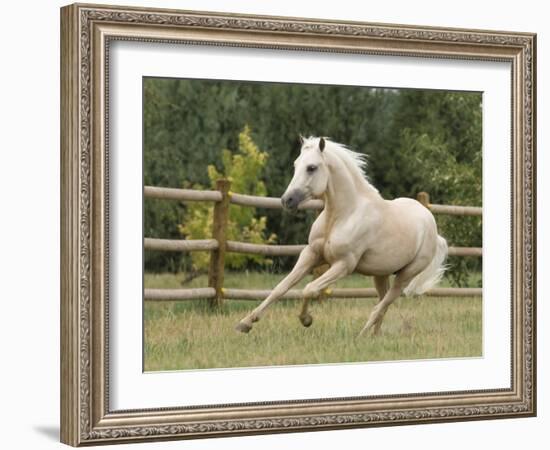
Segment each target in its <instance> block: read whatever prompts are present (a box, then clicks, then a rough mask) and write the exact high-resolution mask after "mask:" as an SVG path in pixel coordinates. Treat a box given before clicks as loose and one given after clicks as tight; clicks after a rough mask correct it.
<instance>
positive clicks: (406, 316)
mask: <svg viewBox="0 0 550 450" xmlns="http://www.w3.org/2000/svg"><path fill="white" fill-rule="evenodd" d="M184 278H185V274H184V273H180V274H145V278H144V284H145V287H146V288H181V287H182V286H181V281H182V280H183V279H184ZM281 278H282V275H276V274H270V273H254V272H251V273H247V272H239V273H226V275H225V283H224V285H225V286H226V287H233V288H243V289H244V288H247V289H254V288H256V289H260V288H261V289H268V288H271V287H273V286H275V284H276V283H277V282H278V281H279V280H280V279H281ZM478 279H479V275H474V276H473V277H472V280H471V285H472V286H477V280H478ZM307 281H308V280H305V281H303V282H302V283H301V284H300V285H299V286H303V285H304V284H305V283H307ZM206 284H207V280H206V277H205V276H201V277H198V278H196V279H195V280H193V281H192V282H190V283H188V284H186V285H185V287H198V286H206ZM335 286H337V287H372V281H371V278H367V277H363V276H360V275H354V276H352V277H348V278H346V279H345V280H342V281H341V282H339V283H337V284H336V285H335ZM442 286H445V283H443V284H442ZM375 302H376V300H375V299H373V298H372V299H329V300H324V301H313V302H312V304H311V309H310V311H311V313H312V315H313V317H314V321H313V324H312V326H311V327H309V328H304V327H302V325H301V324H300V322H299V320H298V313H299V310H300V304H301V302H300V301H296V300H280V301H279V302H278V303H276V304H275V305H273V307H272V308H271V309H270V310H269V311H268V312H267V313H266V315H265V316H264V318H263V319H262V320H261V321H260V322H258V323H257V324H255V327H254V328H253V329H252V331H251V332H250V333H249V334H241V333H238V332H237V331H235V330H234V326H235V324H236V323H237V322H238V321H239V320H240V319H241V318H242V317H243V316H244V315H245V314H246V313H247V312H248V311H250V310H251V309H252V308H254V306H255V305H257V304H258V302H251V301H239V300H228V301H226V302H225V304H224V305H223V306H222V308H221V309H220V310H218V311H212V310H211V309H210V308H209V307H208V304H207V302H206V301H202V300H194V301H169V302H149V301H147V302H145V307H144V342H145V344H144V346H145V348H144V369H145V370H146V371H157V370H183V369H205V368H229V367H252V366H278V365H299V364H330V363H345V362H365V361H392V360H411V359H433V358H464V357H479V356H482V299H481V297H445V298H443V297H442V298H439V297H417V298H404V297H401V298H399V299H398V300H397V301H396V302H395V303H394V304H393V305H392V306H391V307H390V309H389V310H388V313H387V314H386V317H385V320H384V323H383V325H382V330H381V334H380V335H379V336H376V337H362V338H358V337H357V334H358V333H359V331H360V330H361V328H362V327H363V325H364V324H365V322H366V320H367V318H368V316H369V313H370V311H371V310H372V307H373V306H374V304H375Z"/></svg>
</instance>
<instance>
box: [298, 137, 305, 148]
mask: <svg viewBox="0 0 550 450" xmlns="http://www.w3.org/2000/svg"><path fill="white" fill-rule="evenodd" d="M298 140H299V141H300V145H304V141H305V139H304V137H303V136H302V135H301V134H300V135H298Z"/></svg>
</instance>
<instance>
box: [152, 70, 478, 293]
mask: <svg viewBox="0 0 550 450" xmlns="http://www.w3.org/2000/svg"><path fill="white" fill-rule="evenodd" d="M143 89H144V110H143V121H144V136H143V138H144V183H145V185H153V186H165V187H189V186H192V185H196V184H201V185H203V186H208V185H210V179H209V177H208V171H207V166H208V165H210V164H212V165H214V167H215V168H216V169H217V170H218V171H221V170H223V165H222V152H223V150H224V149H229V150H230V151H232V152H236V151H237V149H238V146H239V142H238V139H239V133H240V132H241V131H242V130H243V129H244V128H245V127H246V126H249V127H250V130H251V138H252V140H253V142H254V143H255V144H256V145H257V146H258V148H259V149H260V151H262V152H266V153H267V154H268V155H269V157H268V158H267V162H266V165H265V168H264V169H263V181H264V182H265V188H266V194H267V195H269V196H274V197H279V196H280V195H281V194H282V192H284V189H285V187H286V185H287V183H288V181H289V180H290V178H291V176H292V162H293V161H294V159H295V158H296V156H297V154H298V150H299V145H298V140H297V137H298V135H299V134H303V135H306V136H307V135H322V136H329V137H331V138H332V139H333V140H335V141H338V142H342V143H345V144H346V145H348V146H350V147H351V148H353V149H355V150H357V151H361V152H364V153H366V154H367V155H368V156H369V162H370V163H369V168H368V173H369V177H370V180H371V182H372V183H373V184H374V185H375V186H376V187H377V188H378V189H379V190H380V192H381V194H382V195H383V196H384V197H385V198H387V199H391V198H394V197H400V196H408V197H415V196H416V194H417V193H418V192H419V191H427V192H429V193H430V196H431V200H432V202H433V203H444V204H455V205H481V204H482V203H481V202H482V189H481V187H482V184H481V182H482V158H481V150H482V95H481V93H478V92H454V91H436V90H415V89H381V88H368V87H358V86H327V85H307V84H285V83H259V82H240V81H217V80H187V79H164V78H145V79H144V82H143ZM244 193H248V192H244ZM144 206H145V207H144V235H145V236H148V237H158V238H160V237H162V238H181V232H180V229H179V227H178V225H179V224H181V223H185V214H186V206H185V205H183V204H178V203H176V202H173V201H161V200H147V199H146V200H145V205H144ZM261 215H262V216H264V215H265V216H266V219H267V220H266V229H265V234H266V236H271V235H272V234H275V235H276V236H277V240H278V242H280V243H286V244H297V243H304V242H305V240H306V239H307V232H308V230H309V227H310V225H311V222H312V221H313V220H314V218H315V215H314V213H311V212H309V213H308V212H300V213H298V215H297V216H291V215H288V214H285V213H281V211H279V210H263V211H261ZM437 220H438V224H439V227H440V233H441V234H443V235H444V236H445V237H446V238H447V240H448V241H449V243H450V244H451V245H456V246H475V247H478V246H481V245H482V242H481V239H482V234H481V219H480V218H476V217H473V218H472V217H469V218H466V217H445V216H438V217H437ZM188 258H189V257H188V256H186V255H179V254H167V253H160V252H146V254H145V269H146V271H149V272H162V271H173V272H177V271H180V270H185V269H187V268H188V267H189V264H190V260H189V259H188ZM294 259H295V258H278V259H277V261H275V264H274V265H273V266H272V267H271V268H270V270H272V271H282V270H287V269H288V268H289V266H290V265H291V264H292V262H293V261H294ZM249 264H250V267H251V268H254V267H257V266H255V264H257V263H255V262H254V261H252V262H250V263H249ZM450 264H451V270H450V272H449V275H450V277H451V278H452V280H453V281H454V283H455V284H457V285H461V284H464V282H465V279H466V275H467V273H468V272H469V271H472V270H479V269H480V259H478V258H451V259H450Z"/></svg>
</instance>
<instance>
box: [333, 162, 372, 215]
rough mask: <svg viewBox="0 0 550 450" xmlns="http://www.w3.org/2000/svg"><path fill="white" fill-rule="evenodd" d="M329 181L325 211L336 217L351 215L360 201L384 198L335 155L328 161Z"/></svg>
mask: <svg viewBox="0 0 550 450" xmlns="http://www.w3.org/2000/svg"><path fill="white" fill-rule="evenodd" d="M328 168H329V173H330V176H329V181H328V186H327V190H326V192H325V209H326V210H327V212H328V213H329V214H332V215H334V216H336V217H340V216H345V215H349V214H351V213H352V212H353V211H354V210H355V208H356V207H357V203H358V201H359V199H361V198H362V199H364V198H365V197H367V198H368V199H369V200H372V201H378V200H381V199H382V197H381V196H380V194H379V193H378V191H377V190H376V189H375V188H374V187H372V186H371V185H370V184H369V182H368V181H367V180H365V178H363V177H362V176H359V175H356V174H354V173H353V172H351V171H350V170H349V169H348V167H347V166H346V164H344V162H343V161H341V160H340V158H338V157H336V156H335V155H331V156H330V157H329V160H328Z"/></svg>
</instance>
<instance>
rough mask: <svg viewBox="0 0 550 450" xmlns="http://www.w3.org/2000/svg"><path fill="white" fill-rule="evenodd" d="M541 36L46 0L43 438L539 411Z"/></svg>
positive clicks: (308, 427)
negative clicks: (52, 52) (50, 341)
mask: <svg viewBox="0 0 550 450" xmlns="http://www.w3.org/2000/svg"><path fill="white" fill-rule="evenodd" d="M535 69H536V36H535V35H534V34H532V33H517V32H504V31H486V30H465V29H446V28H433V27H421V26H409V25H385V24H373V23H359V22H345V23H344V22H334V21H327V20H317V19H309V18H308V19H305V18H286V17H260V16H249V15H240V14H227V13H211V12H195V11H174V10H161V9H143V8H130V7H115V6H97V5H83V4H75V5H70V6H66V7H64V8H62V9H61V93H62V95H61V111H62V116H61V177H62V178H61V206H62V209H61V233H62V234H61V237H62V239H61V242H62V244H61V264H62V267H61V369H62V370H61V440H62V442H64V443H66V444H69V445H73V446H80V445H93V444H107V443H122V442H138V441H147V440H165V439H193V438H204V437H216V436H231V435H243V434H260V433H279V432H297V431H315V430H327V429H341V428H352V427H370V426H386V425H405V424H422V423H433V422H445V421H461V420H481V419H497V418H505V417H529V416H533V415H535V414H536V345H535V342H536V335H535V333H536V305H535V298H536V293H535V285H536V283H535V276H536V267H535V265H536V263H535V261H536V241H535V234H536V233H535V232H536V211H535V199H536V186H535V180H536V176H535V170H536V157H535V151H536V111H535V88H536V72H535Z"/></svg>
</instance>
